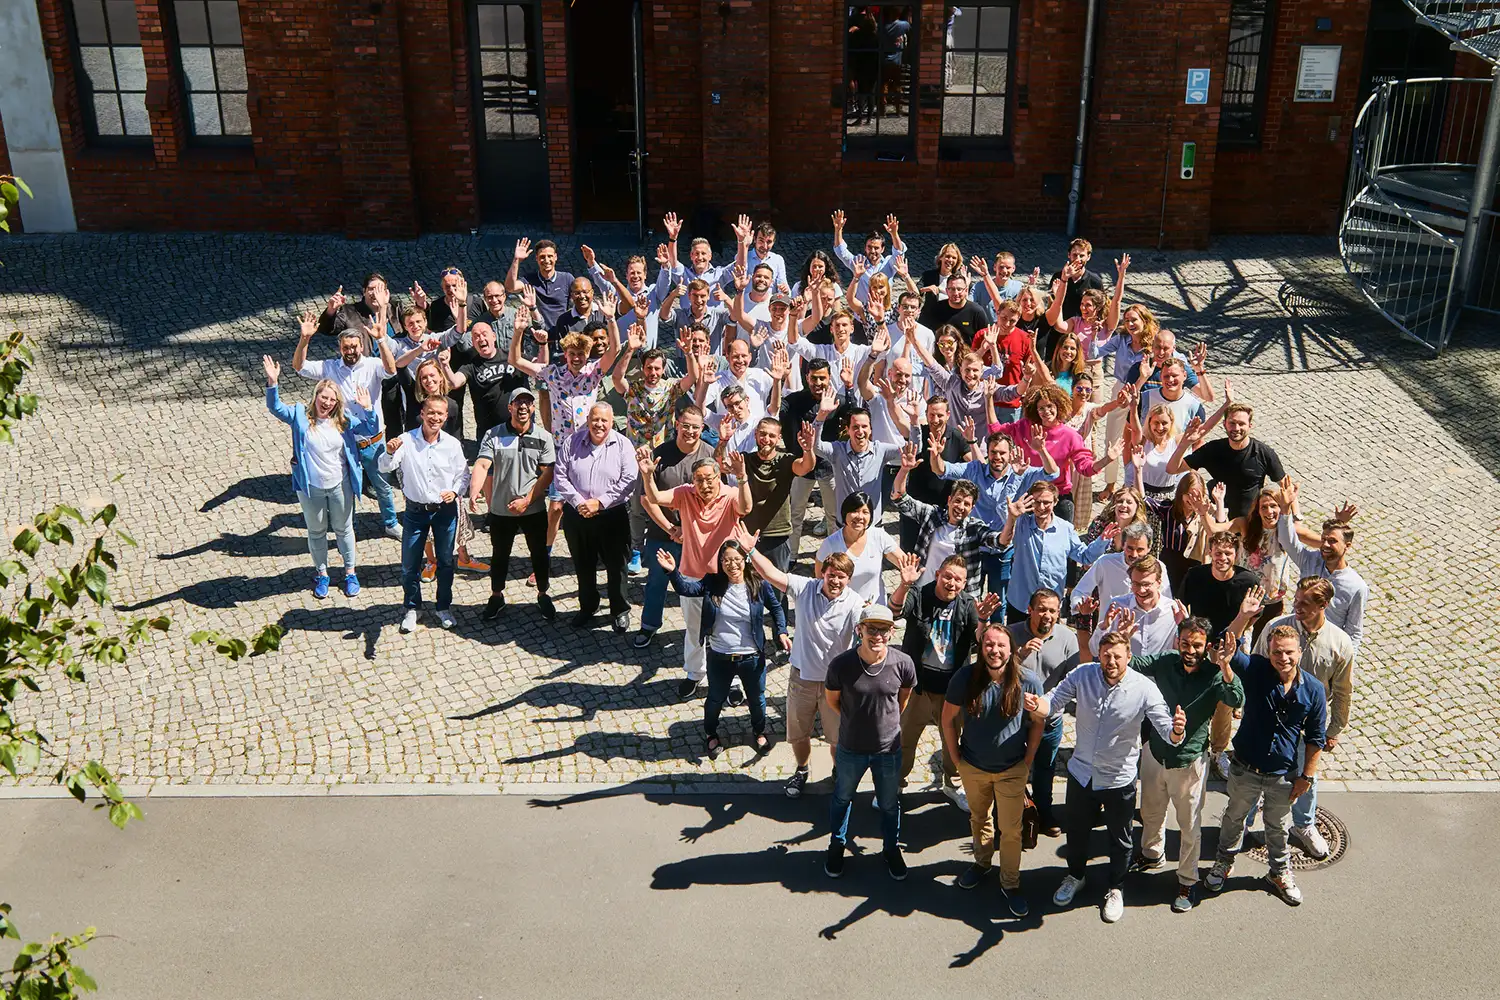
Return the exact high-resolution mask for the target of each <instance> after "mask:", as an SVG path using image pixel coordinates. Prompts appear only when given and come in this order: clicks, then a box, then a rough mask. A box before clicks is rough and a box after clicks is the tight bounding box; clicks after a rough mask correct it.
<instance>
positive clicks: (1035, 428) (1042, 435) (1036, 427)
mask: <svg viewBox="0 0 1500 1000" xmlns="http://www.w3.org/2000/svg"><path fill="white" fill-rule="evenodd" d="M1026 443H1027V444H1029V445H1030V446H1031V450H1032V451H1034V452H1036V453H1037V454H1038V455H1041V453H1042V449H1043V448H1045V447H1047V431H1046V428H1044V427H1043V426H1042V425H1041V424H1032V425H1031V435H1030V436H1029V437H1028V438H1027V439H1026Z"/></svg>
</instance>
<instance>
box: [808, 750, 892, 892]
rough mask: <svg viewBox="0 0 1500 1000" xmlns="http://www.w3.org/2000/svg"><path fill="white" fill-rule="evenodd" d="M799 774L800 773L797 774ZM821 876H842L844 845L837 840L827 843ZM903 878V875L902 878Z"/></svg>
mask: <svg viewBox="0 0 1500 1000" xmlns="http://www.w3.org/2000/svg"><path fill="white" fill-rule="evenodd" d="M797 773H798V774H801V773H802V772H801V771H798V772H797ZM823 874H824V875H827V876H828V877H829V878H838V877H839V876H840V875H842V874H844V845H843V844H841V843H839V842H838V841H837V840H831V841H829V842H828V857H827V858H825V859H824V861H823ZM902 877H903V878H904V877H905V876H904V875H903V876H902Z"/></svg>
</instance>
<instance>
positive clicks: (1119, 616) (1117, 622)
mask: <svg viewBox="0 0 1500 1000" xmlns="http://www.w3.org/2000/svg"><path fill="white" fill-rule="evenodd" d="M1109 615H1110V617H1111V618H1113V619H1114V624H1113V625H1108V623H1106V625H1107V629H1108V631H1110V632H1119V633H1120V634H1121V635H1131V634H1132V633H1134V632H1135V630H1136V629H1137V628H1139V627H1140V622H1138V621H1136V620H1135V612H1134V611H1131V610H1130V609H1129V608H1127V607H1126V606H1125V605H1123V604H1116V605H1115V606H1114V607H1112V608H1110V609H1109Z"/></svg>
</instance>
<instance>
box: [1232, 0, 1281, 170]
mask: <svg viewBox="0 0 1500 1000" xmlns="http://www.w3.org/2000/svg"><path fill="white" fill-rule="evenodd" d="M1272 14H1273V10H1272V0H1232V2H1231V3H1230V5H1229V59H1228V61H1227V63H1226V65H1225V67H1224V95H1223V97H1222V98H1221V101H1220V111H1219V142H1220V143H1222V144H1225V145H1231V146H1232V145H1253V144H1255V143H1258V142H1260V131H1261V127H1262V126H1263V125H1264V124H1265V117H1266V86H1267V84H1268V82H1269V77H1270V72H1269V63H1270V58H1271V18H1272Z"/></svg>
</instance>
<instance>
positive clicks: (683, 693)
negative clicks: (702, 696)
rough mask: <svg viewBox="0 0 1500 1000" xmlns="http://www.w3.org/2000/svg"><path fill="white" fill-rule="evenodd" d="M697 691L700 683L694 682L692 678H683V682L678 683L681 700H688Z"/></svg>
mask: <svg viewBox="0 0 1500 1000" xmlns="http://www.w3.org/2000/svg"><path fill="white" fill-rule="evenodd" d="M697 690H698V682H697V681H695V680H693V679H692V678H691V677H686V678H683V679H682V680H680V681H678V682H677V697H678V698H679V699H682V700H686V699H688V698H691V697H692V696H693V692H694V691H697Z"/></svg>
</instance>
